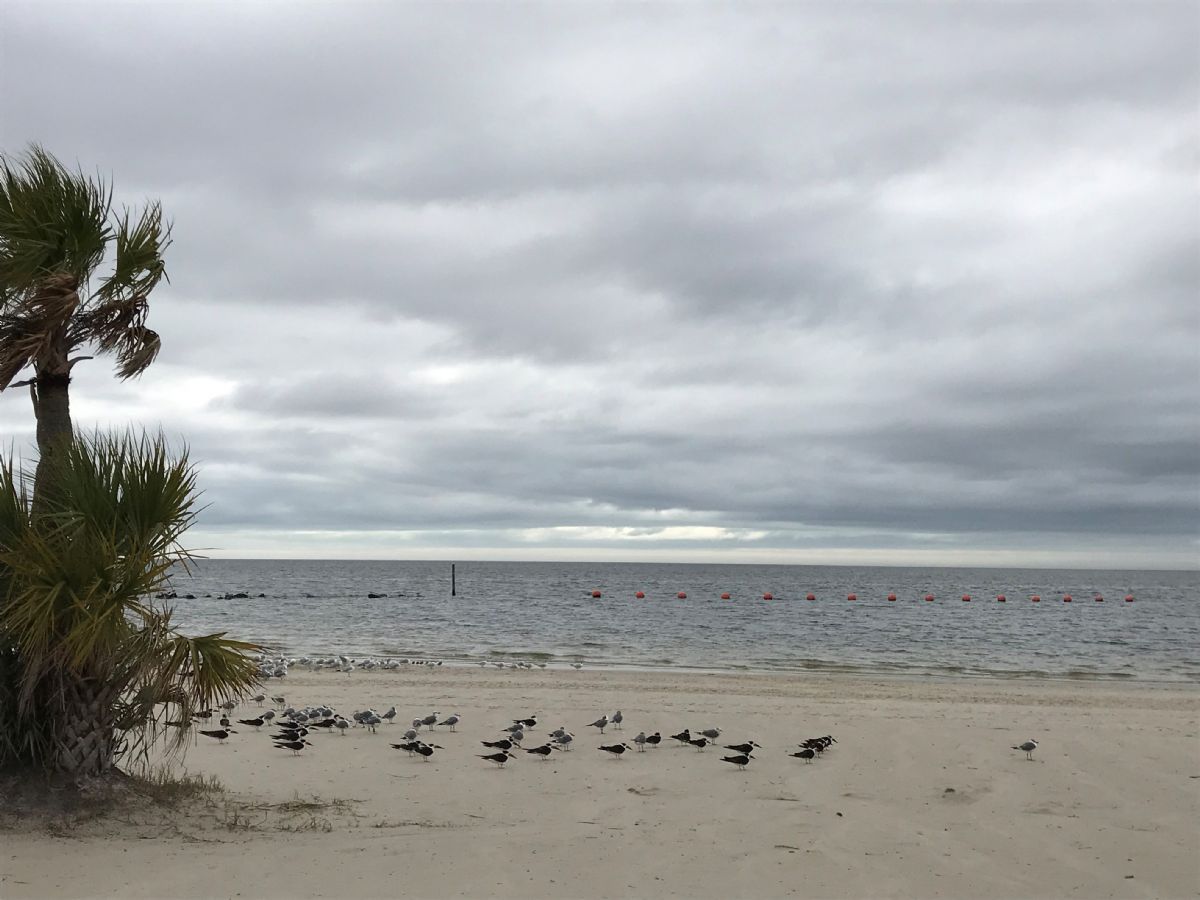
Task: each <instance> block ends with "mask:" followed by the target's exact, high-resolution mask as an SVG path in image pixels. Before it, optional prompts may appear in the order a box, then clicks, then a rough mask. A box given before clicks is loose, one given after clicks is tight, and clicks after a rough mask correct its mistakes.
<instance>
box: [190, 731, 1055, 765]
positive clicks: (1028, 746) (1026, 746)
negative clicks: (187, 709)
mask: <svg viewBox="0 0 1200 900" xmlns="http://www.w3.org/2000/svg"><path fill="white" fill-rule="evenodd" d="M201 734H203V732H201ZM1037 747H1038V742H1037V741H1035V740H1032V739H1031V740H1028V741H1026V742H1025V743H1023V744H1017V746H1015V747H1013V749H1014V750H1024V751H1025V758H1026V759H1033V751H1034V750H1036V749H1037Z"/></svg>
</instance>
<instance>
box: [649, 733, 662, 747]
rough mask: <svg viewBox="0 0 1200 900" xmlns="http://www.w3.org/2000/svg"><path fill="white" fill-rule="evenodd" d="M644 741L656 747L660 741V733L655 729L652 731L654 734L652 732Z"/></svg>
mask: <svg viewBox="0 0 1200 900" xmlns="http://www.w3.org/2000/svg"><path fill="white" fill-rule="evenodd" d="M646 743H647V744H649V745H650V746H651V747H657V746H658V745H659V744H661V743H662V735H661V734H659V733H658V732H657V731H656V732H654V734H652V735H650V736H649V737H648V738H646Z"/></svg>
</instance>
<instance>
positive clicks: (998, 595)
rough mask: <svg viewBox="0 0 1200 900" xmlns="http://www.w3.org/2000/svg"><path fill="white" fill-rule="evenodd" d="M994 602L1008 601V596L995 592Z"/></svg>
mask: <svg viewBox="0 0 1200 900" xmlns="http://www.w3.org/2000/svg"><path fill="white" fill-rule="evenodd" d="M996 602H997V603H1007V602H1008V598H1007V597H1005V596H1004V595H1003V594H997V595H996Z"/></svg>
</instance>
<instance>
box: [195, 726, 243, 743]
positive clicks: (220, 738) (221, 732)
mask: <svg viewBox="0 0 1200 900" xmlns="http://www.w3.org/2000/svg"><path fill="white" fill-rule="evenodd" d="M200 733H201V734H202V735H204V736H205V737H210V738H216V739H217V742H218V743H221V744H223V743H225V740H226V739H227V738H228V737H229V736H230V735H231V734H237V732H236V731H233V730H232V729H229V728H219V729H217V730H216V731H207V730H205V729H203V728H202V729H200Z"/></svg>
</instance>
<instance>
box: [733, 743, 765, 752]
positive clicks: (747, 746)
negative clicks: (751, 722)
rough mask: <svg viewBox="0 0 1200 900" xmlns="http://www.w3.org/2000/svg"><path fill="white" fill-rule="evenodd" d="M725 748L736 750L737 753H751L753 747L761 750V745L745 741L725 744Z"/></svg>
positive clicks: (753, 749)
mask: <svg viewBox="0 0 1200 900" xmlns="http://www.w3.org/2000/svg"><path fill="white" fill-rule="evenodd" d="M725 749H726V750H736V751H737V752H738V753H744V754H750V753H753V752H754V751H755V749H758V750H761V749H762V745H761V744H756V743H754V741H746V743H744V744H726V745H725Z"/></svg>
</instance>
